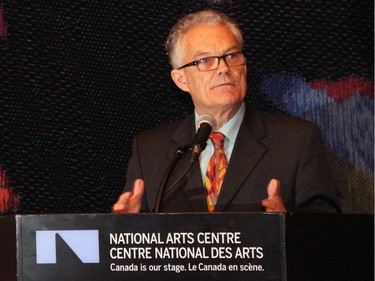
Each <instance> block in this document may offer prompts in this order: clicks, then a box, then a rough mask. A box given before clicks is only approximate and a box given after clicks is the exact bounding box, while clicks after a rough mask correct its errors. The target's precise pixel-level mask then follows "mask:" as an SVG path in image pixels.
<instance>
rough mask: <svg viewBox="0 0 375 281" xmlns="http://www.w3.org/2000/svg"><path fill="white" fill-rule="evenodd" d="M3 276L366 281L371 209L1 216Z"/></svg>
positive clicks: (28, 279)
mask: <svg viewBox="0 0 375 281" xmlns="http://www.w3.org/2000/svg"><path fill="white" fill-rule="evenodd" d="M0 249H1V250H0V251H1V252H0V253H1V254H0V280H2V281H16V280H17V281H34V280H35V281H43V280H48V281H53V280H64V281H69V280H74V281H76V280H77V281H78V280H79V281H96V280H98V281H99V280H100V281H103V280H108V281H116V280H121V281H123V280H179V281H182V280H231V279H233V280H257V281H262V280H277V281H280V280H281V281H284V280H285V281H291V280H295V281H301V280H303V281H309V280H325V281H328V280H329V281H333V280H340V281H343V280H351V281H352V280H361V281H365V280H373V277H374V217H373V215H342V214H307V213H288V214H277V213H215V214H207V213H189V214H128V215H112V214H56V215H54V214H50V215H7V216H2V217H0Z"/></svg>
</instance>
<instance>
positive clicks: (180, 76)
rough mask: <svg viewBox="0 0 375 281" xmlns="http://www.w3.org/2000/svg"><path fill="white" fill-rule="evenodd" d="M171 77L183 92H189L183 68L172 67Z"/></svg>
mask: <svg viewBox="0 0 375 281" xmlns="http://www.w3.org/2000/svg"><path fill="white" fill-rule="evenodd" d="M171 77H172V80H173V82H174V83H175V84H176V86H177V87H179V88H180V89H181V90H182V91H184V92H189V87H188V85H187V81H186V76H185V73H184V71H183V70H178V69H173V70H172V71H171Z"/></svg>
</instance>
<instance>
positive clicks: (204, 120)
mask: <svg viewBox="0 0 375 281" xmlns="http://www.w3.org/2000/svg"><path fill="white" fill-rule="evenodd" d="M202 123H208V125H210V126H211V128H212V131H215V130H216V126H217V122H216V120H215V118H214V117H212V116H211V115H202V116H200V117H199V119H198V128H199V127H200V126H201V124H202Z"/></svg>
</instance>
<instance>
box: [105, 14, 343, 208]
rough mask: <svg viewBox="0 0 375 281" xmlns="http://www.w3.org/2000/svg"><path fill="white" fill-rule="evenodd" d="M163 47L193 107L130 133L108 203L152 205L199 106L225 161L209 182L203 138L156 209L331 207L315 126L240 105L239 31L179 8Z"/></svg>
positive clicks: (243, 69)
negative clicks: (129, 148)
mask: <svg viewBox="0 0 375 281" xmlns="http://www.w3.org/2000/svg"><path fill="white" fill-rule="evenodd" d="M166 48H167V51H168V54H169V58H170V63H171V65H172V68H173V70H172V71H171V77H172V79H173V81H174V83H175V84H176V85H177V86H178V87H179V88H180V89H181V90H182V91H185V92H188V93H189V94H190V95H191V98H192V100H193V103H194V106H195V113H194V114H192V115H191V116H188V117H187V118H185V119H182V120H177V121H174V122H171V123H169V124H166V125H164V126H161V127H158V128H154V129H152V130H149V131H146V132H144V133H142V134H140V135H139V136H137V137H136V138H135V140H134V143H133V156H132V158H131V160H130V162H129V166H128V171H127V183H126V187H125V192H124V193H123V194H122V195H121V196H120V197H119V199H118V201H117V202H116V203H115V204H114V205H113V207H112V211H113V212H114V213H137V212H140V211H142V212H148V211H150V210H151V209H153V208H154V206H155V201H156V197H157V192H158V189H159V185H160V183H161V181H162V178H163V174H164V172H165V171H166V170H167V167H168V164H169V163H170V161H171V159H172V158H173V154H174V152H175V151H176V149H177V148H178V147H179V146H181V145H186V144H191V143H192V141H193V137H194V135H195V133H196V130H197V129H198V127H199V124H196V122H197V120H198V119H199V117H200V116H203V115H210V116H212V117H214V119H215V120H216V122H217V126H216V131H219V132H221V133H222V134H223V137H224V153H221V154H220V153H219V154H220V155H221V156H217V157H221V158H220V161H222V162H220V163H225V164H223V165H222V166H223V173H222V174H221V181H220V183H219V184H217V183H215V184H213V185H212V186H214V185H215V186H216V188H213V187H212V186H211V185H210V184H209V183H208V182H207V180H206V178H205V177H206V170H207V168H208V167H211V160H210V157H211V155H212V154H213V152H214V146H213V142H216V141H212V140H211V139H209V140H208V141H207V147H206V149H205V150H204V151H203V152H202V153H201V155H200V157H199V161H198V162H197V163H196V164H195V165H194V166H193V167H192V169H191V170H190V171H189V172H188V173H187V174H186V175H185V176H184V177H183V178H182V179H181V180H180V181H178V183H177V186H178V187H176V190H177V192H175V194H173V196H172V198H169V200H168V201H166V202H165V201H163V202H162V205H161V212H207V211H210V212H224V211H225V212H231V211H232V212H251V211H268V212H286V211H293V210H306V211H323V212H336V211H338V210H339V206H338V204H337V201H336V198H335V193H334V190H333V185H332V183H331V179H330V176H329V167H328V163H327V160H326V158H325V151H324V146H323V144H322V142H321V139H320V134H319V130H318V129H317V127H316V126H315V125H313V124H311V123H309V122H307V121H302V120H299V119H296V118H293V117H288V116H283V115H277V114H273V113H266V112H259V111H257V110H255V109H253V108H251V107H250V106H245V104H244V102H243V100H244V98H245V95H246V91H247V80H246V74H247V66H246V56H245V54H244V53H243V52H242V50H243V37H242V34H241V32H240V30H239V28H238V26H237V25H236V24H235V23H234V22H233V21H232V20H231V19H230V18H228V17H227V16H226V15H224V14H222V13H220V12H217V11H212V10H205V11H201V12H197V13H193V14H190V15H187V16H185V17H184V18H182V19H181V20H180V21H178V22H177V23H176V25H175V26H174V27H173V28H172V30H171V32H170V34H169V37H168V39H167V42H166ZM215 149H216V148H215ZM190 153H191V152H190ZM215 153H216V150H215ZM219 154H217V153H216V155H219ZM218 159H219V158H218ZM189 160H190V157H189V156H188V155H187V156H186V157H184V158H183V159H181V160H180V161H179V162H178V163H177V165H176V167H175V168H174V170H173V172H172V174H171V176H170V180H169V181H168V184H169V185H172V184H173V183H174V182H176V181H177V179H178V178H179V177H180V176H181V175H182V174H183V172H184V170H185V169H186V167H187V166H188V164H189ZM214 165H215V164H214ZM215 177H216V176H215ZM167 188H168V187H167ZM212 190H214V192H213V191H212Z"/></svg>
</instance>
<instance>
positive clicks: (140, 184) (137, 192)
mask: <svg viewBox="0 0 375 281" xmlns="http://www.w3.org/2000/svg"><path fill="white" fill-rule="evenodd" d="M144 191H145V183H144V181H143V180H142V179H136V180H135V181H134V183H133V196H132V197H133V198H134V197H135V198H137V199H138V198H139V199H140V198H142V196H143V193H144Z"/></svg>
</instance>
